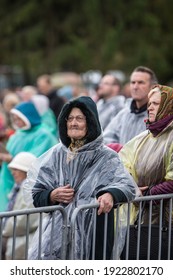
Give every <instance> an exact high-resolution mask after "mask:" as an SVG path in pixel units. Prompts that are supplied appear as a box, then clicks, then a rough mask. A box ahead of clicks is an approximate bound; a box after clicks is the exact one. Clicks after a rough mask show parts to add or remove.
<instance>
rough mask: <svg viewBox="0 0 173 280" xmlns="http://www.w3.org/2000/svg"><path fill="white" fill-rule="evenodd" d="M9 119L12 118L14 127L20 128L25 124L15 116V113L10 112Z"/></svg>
mask: <svg viewBox="0 0 173 280" xmlns="http://www.w3.org/2000/svg"><path fill="white" fill-rule="evenodd" d="M11 119H12V123H13V126H14V128H22V127H24V126H26V123H25V122H24V121H23V120H22V119H21V118H19V117H18V116H16V115H15V114H11Z"/></svg>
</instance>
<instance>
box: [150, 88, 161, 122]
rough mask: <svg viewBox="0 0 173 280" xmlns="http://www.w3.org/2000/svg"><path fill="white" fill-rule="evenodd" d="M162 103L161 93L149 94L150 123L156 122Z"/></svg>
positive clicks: (156, 91)
mask: <svg viewBox="0 0 173 280" xmlns="http://www.w3.org/2000/svg"><path fill="white" fill-rule="evenodd" d="M160 102H161V93H160V92H159V91H158V90H155V91H153V92H150V93H149V101H148V119H149V122H150V123H152V122H154V121H155V120H156V116H157V112H158V109H159V105H160Z"/></svg>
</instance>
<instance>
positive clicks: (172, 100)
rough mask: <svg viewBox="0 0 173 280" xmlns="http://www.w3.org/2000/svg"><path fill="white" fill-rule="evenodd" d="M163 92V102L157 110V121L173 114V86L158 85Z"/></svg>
mask: <svg viewBox="0 0 173 280" xmlns="http://www.w3.org/2000/svg"><path fill="white" fill-rule="evenodd" d="M155 87H158V88H159V89H160V92H161V102H160V106H159V110H158V112H157V116H156V121H159V120H161V119H164V118H165V117H167V116H172V115H173V88H171V87H168V86H162V85H156V86H154V87H153V88H155Z"/></svg>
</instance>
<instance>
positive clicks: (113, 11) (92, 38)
mask: <svg viewBox="0 0 173 280" xmlns="http://www.w3.org/2000/svg"><path fill="white" fill-rule="evenodd" d="M0 2H1V9H0V17H1V21H0V41H1V43H0V64H9V65H21V66H22V67H23V68H24V69H25V72H26V73H27V76H30V77H36V76H37V75H38V74H40V73H45V72H49V73H53V72H54V71H67V70H71V71H76V72H84V71H87V70H89V69H100V70H101V71H102V72H105V71H107V70H109V69H115V70H116V69H120V70H123V71H124V72H125V73H127V74H128V73H130V72H131V71H132V69H133V68H134V67H136V66H137V65H146V66H148V67H151V68H152V69H153V70H154V71H155V72H156V74H157V76H158V77H159V80H160V81H161V82H163V83H166V82H168V81H169V80H171V79H172V64H173V52H172V48H173V38H172V26H173V17H172V11H173V2H172V1H169V0H168V1H165V0H164V1H163V0H157V1H156V0H153V1H149V0H145V1H144V0H131V1H128V0H127V1H122V0H107V1H105V0H89V1H78V0H73V1H69V0H43V1H41V2H40V1H34V0H30V1H22V0H15V1H10V0H7V1H5V0H1V1H0Z"/></svg>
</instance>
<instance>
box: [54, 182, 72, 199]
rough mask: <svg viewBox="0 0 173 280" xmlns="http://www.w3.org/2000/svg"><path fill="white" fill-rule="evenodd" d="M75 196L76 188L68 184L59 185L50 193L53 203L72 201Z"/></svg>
mask: <svg viewBox="0 0 173 280" xmlns="http://www.w3.org/2000/svg"><path fill="white" fill-rule="evenodd" d="M73 197H74V189H73V188H72V187H71V186H70V184H67V185H66V186H62V187H58V188H56V189H54V190H53V191H52V192H51V194H50V200H51V202H52V203H53V204H55V203H56V202H59V203H70V202H71V201H72V200H73Z"/></svg>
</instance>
